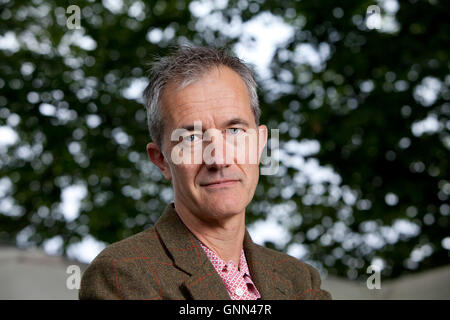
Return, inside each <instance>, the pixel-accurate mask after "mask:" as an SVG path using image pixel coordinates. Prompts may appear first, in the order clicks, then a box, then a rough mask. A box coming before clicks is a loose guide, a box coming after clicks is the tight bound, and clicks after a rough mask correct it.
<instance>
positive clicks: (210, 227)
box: [80, 47, 331, 300]
mask: <svg viewBox="0 0 450 320" xmlns="http://www.w3.org/2000/svg"><path fill="white" fill-rule="evenodd" d="M144 97H145V103H146V108H147V115H148V123H149V131H150V135H151V137H152V140H153V142H152V143H149V144H148V145H147V151H148V155H149V158H150V160H151V161H152V162H153V163H154V164H155V165H156V166H157V167H158V168H159V169H160V170H161V172H162V174H163V175H164V176H165V177H166V178H167V179H169V180H171V181H172V185H173V190H174V202H173V203H171V204H169V205H168V206H167V208H166V210H165V212H164V213H163V215H162V216H161V217H160V219H159V220H158V221H157V222H156V224H155V226H154V227H152V228H149V229H147V230H145V231H143V232H141V233H139V234H136V235H134V236H132V237H129V238H127V239H125V240H122V241H119V242H117V243H114V244H112V245H111V246H109V247H108V248H106V249H105V250H104V251H103V252H101V253H100V254H99V255H98V256H97V257H96V258H95V260H94V261H93V262H92V264H91V265H90V266H89V268H88V269H87V270H86V272H85V273H84V275H83V279H82V282H81V290H80V299H234V300H238V299H246V300H254V299H331V295H330V294H329V293H328V292H326V291H324V290H321V289H320V284H321V281H320V276H319V273H318V272H317V271H316V270H315V269H314V268H313V267H312V266H310V265H308V264H306V263H303V262H301V261H299V260H298V259H295V258H293V257H290V256H288V255H286V254H284V253H281V252H277V251H274V250H271V249H267V248H264V247H262V246H259V245H257V244H255V243H253V242H252V240H251V238H250V236H249V234H248V232H247V230H246V228H245V209H246V207H247V205H248V204H249V203H250V201H251V200H252V198H253V195H254V192H255V189H256V186H257V183H258V178H259V159H260V157H261V154H262V151H263V148H264V146H265V144H266V142H267V128H266V126H264V125H259V115H260V110H259V106H258V98H257V94H256V83H255V80H254V77H253V74H252V72H251V70H250V69H249V68H248V67H247V66H246V65H245V64H244V63H242V62H241V61H240V60H239V59H238V58H235V57H233V56H230V55H228V54H227V53H226V52H225V51H223V50H214V49H209V48H194V47H181V48H180V49H179V50H178V51H176V52H175V53H174V54H172V55H171V56H168V57H165V58H162V59H160V60H159V61H158V62H157V63H155V64H154V65H153V67H152V70H151V77H150V83H149V85H148V87H147V88H146V90H145V92H144ZM239 139H240V140H239ZM252 139H253V141H255V140H256V142H257V143H256V144H255V143H250V140H252ZM198 155H200V159H199V157H198ZM254 155H256V158H257V160H256V161H251V159H252V156H254ZM238 158H239V159H238ZM242 159H244V161H239V160H242Z"/></svg>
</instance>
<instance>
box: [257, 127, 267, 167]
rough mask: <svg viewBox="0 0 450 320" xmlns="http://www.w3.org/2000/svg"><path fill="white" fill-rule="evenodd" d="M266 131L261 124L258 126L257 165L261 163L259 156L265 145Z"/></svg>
mask: <svg viewBox="0 0 450 320" xmlns="http://www.w3.org/2000/svg"><path fill="white" fill-rule="evenodd" d="M267 137H268V129H267V127H266V126H265V125H264V124H262V125H260V126H258V164H259V162H260V161H261V155H262V152H263V150H264V147H265V146H266V144H267Z"/></svg>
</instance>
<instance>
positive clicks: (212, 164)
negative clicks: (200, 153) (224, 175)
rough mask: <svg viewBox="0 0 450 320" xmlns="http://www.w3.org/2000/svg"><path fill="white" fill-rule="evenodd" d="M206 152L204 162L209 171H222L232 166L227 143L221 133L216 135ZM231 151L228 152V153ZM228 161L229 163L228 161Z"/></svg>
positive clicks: (213, 136)
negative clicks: (228, 156)
mask: <svg viewBox="0 0 450 320" xmlns="http://www.w3.org/2000/svg"><path fill="white" fill-rule="evenodd" d="M210 140H211V141H210V142H209V143H208V144H207V146H206V148H205V152H204V156H205V157H204V158H205V159H204V161H205V165H206V167H207V168H208V169H221V168H224V167H228V166H230V165H231V163H230V159H227V156H226V155H227V143H226V139H225V138H224V136H223V135H222V134H221V133H214V134H212V136H211V138H210ZM229 152H230V150H228V153H229ZM227 160H228V161H227Z"/></svg>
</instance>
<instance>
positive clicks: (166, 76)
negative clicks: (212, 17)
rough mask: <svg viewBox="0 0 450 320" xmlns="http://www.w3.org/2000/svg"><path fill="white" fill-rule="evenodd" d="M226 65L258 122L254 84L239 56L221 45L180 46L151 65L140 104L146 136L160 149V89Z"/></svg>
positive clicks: (161, 127)
mask: <svg viewBox="0 0 450 320" xmlns="http://www.w3.org/2000/svg"><path fill="white" fill-rule="evenodd" d="M219 66H226V67H228V68H230V69H231V70H233V71H235V72H236V73H237V74H238V75H239V76H240V77H241V78H242V80H243V81H244V83H245V85H246V86H247V90H248V93H249V98H250V107H251V109H252V112H253V115H254V117H255V122H256V125H259V117H260V114H261V110H260V108H259V102H258V95H257V91H256V90H257V84H256V81H255V77H254V74H253V72H252V70H251V68H250V67H249V66H248V65H247V64H245V63H244V62H243V61H242V60H240V59H239V58H237V57H235V56H233V55H231V54H229V53H227V52H226V51H225V49H224V48H222V49H213V48H207V47H192V46H181V47H179V48H178V50H176V51H175V52H174V53H173V54H171V55H169V56H166V57H162V58H158V59H156V61H155V62H154V63H153V64H152V65H151V68H150V72H149V79H150V82H149V84H148V86H147V87H146V88H145V90H144V103H145V108H146V109H147V122H148V129H149V132H150V137H151V138H152V140H153V142H155V143H156V144H157V145H158V146H159V147H160V148H161V147H162V138H163V137H162V136H163V132H164V122H163V117H162V110H161V98H162V93H163V91H164V88H165V87H166V86H167V85H168V84H169V82H172V81H175V82H177V83H179V84H180V85H181V89H182V88H183V87H185V86H187V85H189V84H190V83H192V82H194V81H196V80H198V79H199V78H200V77H201V76H202V75H204V74H205V73H206V72H207V71H209V70H210V69H211V68H213V67H219Z"/></svg>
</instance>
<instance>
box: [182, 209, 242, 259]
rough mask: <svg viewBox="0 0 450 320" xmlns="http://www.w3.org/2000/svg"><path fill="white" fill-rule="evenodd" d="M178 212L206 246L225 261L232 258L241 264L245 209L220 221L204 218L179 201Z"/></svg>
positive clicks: (185, 223)
mask: <svg viewBox="0 0 450 320" xmlns="http://www.w3.org/2000/svg"><path fill="white" fill-rule="evenodd" d="M176 212H177V213H178V216H179V217H180V219H181V221H183V223H184V225H185V226H186V227H187V228H188V229H189V230H190V231H191V232H192V233H193V234H194V235H195V236H196V237H197V239H199V240H200V241H201V242H202V243H203V244H204V245H205V246H207V247H208V248H209V249H211V250H213V251H214V252H215V253H216V254H217V255H218V256H219V257H220V258H221V259H222V260H223V261H224V262H225V263H228V262H229V261H230V260H232V261H233V262H234V264H235V265H236V267H238V266H239V258H240V254H241V250H242V246H243V242H244V235H245V210H244V211H243V212H242V213H240V214H237V215H234V216H232V217H229V218H227V219H226V220H219V221H216V220H214V221H205V220H202V219H201V218H199V217H198V216H197V215H195V214H193V213H192V212H191V211H190V210H189V209H188V208H186V207H185V206H183V205H182V204H179V203H177V205H176Z"/></svg>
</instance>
